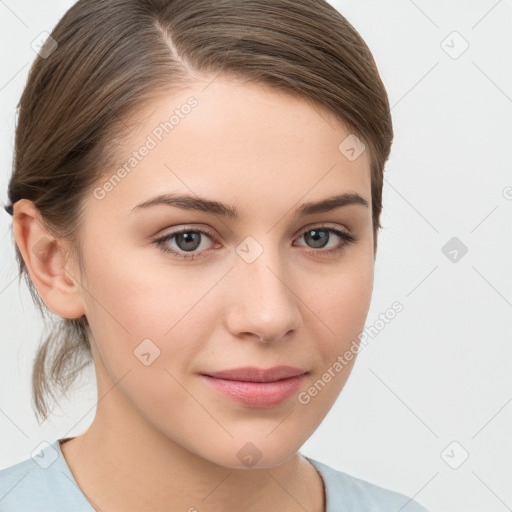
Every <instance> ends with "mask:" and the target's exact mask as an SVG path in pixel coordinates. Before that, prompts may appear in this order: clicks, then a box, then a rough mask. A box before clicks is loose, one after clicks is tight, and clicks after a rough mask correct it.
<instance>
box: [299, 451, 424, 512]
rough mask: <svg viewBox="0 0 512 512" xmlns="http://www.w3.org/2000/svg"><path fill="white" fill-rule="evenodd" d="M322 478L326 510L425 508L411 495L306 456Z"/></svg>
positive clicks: (413, 511) (407, 511)
mask: <svg viewBox="0 0 512 512" xmlns="http://www.w3.org/2000/svg"><path fill="white" fill-rule="evenodd" d="M306 458H307V459H308V460H309V461H310V462H311V463H312V464H313V465H314V466H315V467H316V469H317V470H318V472H319V473H320V475H321V476H322V478H323V480H324V485H325V494H326V512H338V511H339V510H364V511H365V512H397V511H398V510H400V511H401V512H428V511H427V509H426V508H424V507H423V506H421V505H420V504H419V503H418V502H416V501H414V500H413V499H412V498H409V497H407V496H405V495H404V494H401V493H399V492H396V491H392V490H390V489H386V488H384V487H380V486H378V485H375V484H372V483H371V482H368V481H366V480H362V479H360V478H356V477H354V476H351V475H349V474H347V473H344V472H342V471H338V470H336V469H334V468H332V467H330V466H328V465H326V464H324V463H322V462H318V461H316V460H314V459H311V458H309V457H306Z"/></svg>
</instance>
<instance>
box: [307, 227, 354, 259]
mask: <svg viewBox="0 0 512 512" xmlns="http://www.w3.org/2000/svg"><path fill="white" fill-rule="evenodd" d="M332 235H335V236H336V237H337V238H338V239H340V241H339V242H338V243H336V244H335V245H334V246H333V247H331V248H329V249H325V250H322V251H319V250H315V251H312V252H315V253H319V254H326V255H332V254H336V253H341V252H342V251H344V250H345V249H346V248H347V246H348V245H350V244H352V243H354V242H356V241H357V238H356V237H355V236H354V235H352V234H351V233H348V232H346V231H342V230H341V229H337V228H331V227H327V226H318V227H314V228H311V229H308V230H307V231H303V233H302V236H301V237H300V238H304V240H305V241H306V242H307V243H308V244H310V247H313V248H315V249H323V248H324V247H326V246H327V244H328V243H329V242H330V241H331V238H332ZM300 238H299V240H300ZM309 252H311V251H309Z"/></svg>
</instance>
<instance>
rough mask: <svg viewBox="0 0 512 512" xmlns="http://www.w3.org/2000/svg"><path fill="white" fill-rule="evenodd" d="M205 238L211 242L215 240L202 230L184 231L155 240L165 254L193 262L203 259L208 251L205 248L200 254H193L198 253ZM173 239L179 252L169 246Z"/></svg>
mask: <svg viewBox="0 0 512 512" xmlns="http://www.w3.org/2000/svg"><path fill="white" fill-rule="evenodd" d="M205 236H206V237H207V238H209V239H210V240H211V239H212V238H213V235H211V234H210V233H209V232H208V231H204V230H202V229H182V230H180V231H174V232H172V233H169V234H167V235H165V236H164V237H162V238H159V239H157V240H155V243H156V244H157V245H158V246H159V247H160V249H161V250H162V251H164V252H167V253H171V254H172V255H173V256H177V257H178V258H183V259H190V260H191V259H193V258H195V257H197V256H199V257H202V256H203V253H204V252H205V251H206V250H205V249H204V248H203V250H202V251H201V252H199V253H195V252H191V251H196V250H197V249H198V248H199V247H200V246H201V243H202V240H201V238H203V237H205ZM173 239H174V240H175V243H176V245H177V249H178V250H176V249H172V248H171V247H170V246H169V242H170V241H171V240H173Z"/></svg>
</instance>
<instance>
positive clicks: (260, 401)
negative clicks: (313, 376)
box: [201, 373, 306, 408]
mask: <svg viewBox="0 0 512 512" xmlns="http://www.w3.org/2000/svg"><path fill="white" fill-rule="evenodd" d="M201 377H202V378H203V379H204V380H205V381H206V382H208V383H209V384H210V385H211V386H213V387H214V388H215V389H216V390H217V391H219V392H220V393H223V394H224V395H226V396H229V397H230V398H232V399H234V400H236V401H237V402H240V403H242V404H244V405H248V406H250V407H260V408H269V407H275V406H276V405H279V404H281V403H283V402H284V401H285V400H287V399H288V398H290V397H291V396H292V395H294V394H296V393H297V391H298V389H299V387H300V385H301V383H302V381H303V380H304V378H305V377H306V374H305V373H304V374H302V375H297V376H296V377H290V378H288V379H283V380H278V381H275V382H246V381H240V380H227V379H217V378H215V377H210V376H209V375H201Z"/></svg>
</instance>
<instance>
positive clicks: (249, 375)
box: [202, 366, 307, 382]
mask: <svg viewBox="0 0 512 512" xmlns="http://www.w3.org/2000/svg"><path fill="white" fill-rule="evenodd" d="M306 372H307V371H306V370H304V369H302V368H295V367H293V366H275V367H273V368H269V369H266V370H265V369H261V368H256V367H254V366H246V367H243V368H233V369H231V370H222V371H218V372H208V373H203V374H202V375H206V376H208V377H214V378H217V379H224V380H235V381H242V382H276V381H279V380H283V379H289V378H290V377H297V376H298V375H303V374H305V373H306Z"/></svg>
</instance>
